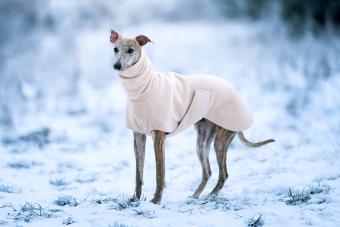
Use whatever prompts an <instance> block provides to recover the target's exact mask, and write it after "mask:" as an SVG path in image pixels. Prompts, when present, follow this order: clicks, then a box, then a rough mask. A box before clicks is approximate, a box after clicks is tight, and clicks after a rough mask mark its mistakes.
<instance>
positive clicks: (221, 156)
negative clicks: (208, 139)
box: [209, 126, 236, 195]
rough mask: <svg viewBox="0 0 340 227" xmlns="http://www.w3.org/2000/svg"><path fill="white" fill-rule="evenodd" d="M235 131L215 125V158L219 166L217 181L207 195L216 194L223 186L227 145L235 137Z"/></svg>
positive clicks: (225, 173)
mask: <svg viewBox="0 0 340 227" xmlns="http://www.w3.org/2000/svg"><path fill="white" fill-rule="evenodd" d="M235 135H236V132H233V131H230V130H227V129H224V128H222V127H220V126H216V131H215V141H214V148H215V152H216V159H217V164H218V168H219V176H218V181H217V184H216V186H215V188H214V189H213V190H212V191H211V192H210V194H209V195H216V194H217V193H218V192H219V191H220V190H221V189H222V187H223V185H224V183H225V181H226V180H227V178H228V171H227V162H226V161H227V160H226V159H227V151H228V147H229V145H230V143H231V141H232V140H233V138H234V137H235Z"/></svg>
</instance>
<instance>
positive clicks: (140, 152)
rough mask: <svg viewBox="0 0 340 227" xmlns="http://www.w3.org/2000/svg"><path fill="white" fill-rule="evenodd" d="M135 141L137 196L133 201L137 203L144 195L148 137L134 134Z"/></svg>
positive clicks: (134, 196) (135, 195)
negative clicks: (144, 171) (143, 186)
mask: <svg viewBox="0 0 340 227" xmlns="http://www.w3.org/2000/svg"><path fill="white" fill-rule="evenodd" d="M133 140H134V143H133V144H134V150H135V158H136V189H135V194H134V195H133V197H132V199H131V200H132V201H137V200H139V199H140V196H141V194H142V185H143V168H144V159H145V141H146V136H145V135H144V134H140V133H137V132H134V133H133Z"/></svg>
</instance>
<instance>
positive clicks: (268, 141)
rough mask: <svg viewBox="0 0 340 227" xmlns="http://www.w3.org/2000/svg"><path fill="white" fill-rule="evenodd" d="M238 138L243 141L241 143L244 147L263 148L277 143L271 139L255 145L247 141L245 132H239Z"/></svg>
mask: <svg viewBox="0 0 340 227" xmlns="http://www.w3.org/2000/svg"><path fill="white" fill-rule="evenodd" d="M237 136H238V138H239V139H240V140H241V142H242V143H243V144H244V145H246V146H247V147H261V146H263V145H265V144H267V143H272V142H275V140H273V139H269V140H264V141H261V142H257V143H253V142H250V141H249V140H247V139H246V137H245V136H244V134H243V132H237Z"/></svg>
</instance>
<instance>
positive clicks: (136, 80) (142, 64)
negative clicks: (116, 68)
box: [118, 49, 155, 101]
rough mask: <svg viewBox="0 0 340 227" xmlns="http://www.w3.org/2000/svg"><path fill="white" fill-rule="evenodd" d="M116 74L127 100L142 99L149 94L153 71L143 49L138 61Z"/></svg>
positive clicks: (153, 75) (153, 76)
mask: <svg viewBox="0 0 340 227" xmlns="http://www.w3.org/2000/svg"><path fill="white" fill-rule="evenodd" d="M118 75H119V79H120V80H121V82H122V84H123V87H124V89H125V91H126V92H127V95H128V98H129V100H131V101H142V100H145V99H146V98H147V97H149V95H151V92H152V84H153V81H154V79H155V72H154V70H153V67H152V64H151V62H150V60H149V58H148V56H147V54H146V53H145V52H144V50H143V49H142V51H141V55H140V57H139V59H138V61H137V62H136V63H135V64H134V65H132V66H130V67H129V68H127V69H126V70H124V71H120V72H118Z"/></svg>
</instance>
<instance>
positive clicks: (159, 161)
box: [151, 131, 166, 204]
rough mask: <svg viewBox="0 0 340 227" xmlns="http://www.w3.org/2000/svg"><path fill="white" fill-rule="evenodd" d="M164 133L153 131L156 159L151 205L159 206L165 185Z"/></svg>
mask: <svg viewBox="0 0 340 227" xmlns="http://www.w3.org/2000/svg"><path fill="white" fill-rule="evenodd" d="M165 138H166V133H165V132H162V131H153V140H154V150H155V159H156V183H157V186H156V192H155V194H154V196H153V199H152V200H151V202H152V203H155V204H159V203H160V201H161V199H162V194H163V189H164V185H165V163H164V155H165V154H164V142H165Z"/></svg>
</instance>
